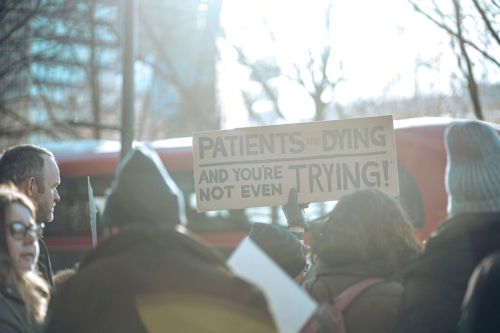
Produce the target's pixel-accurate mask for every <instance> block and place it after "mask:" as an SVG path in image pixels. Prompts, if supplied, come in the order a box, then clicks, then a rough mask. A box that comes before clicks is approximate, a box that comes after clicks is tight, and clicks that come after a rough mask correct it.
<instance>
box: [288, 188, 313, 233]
mask: <svg viewBox="0 0 500 333" xmlns="http://www.w3.org/2000/svg"><path fill="white" fill-rule="evenodd" d="M305 207H307V205H299V203H298V202H297V190H296V189H295V187H293V188H291V189H290V192H289V193H288V202H287V203H286V205H284V206H283V207H282V209H283V213H284V214H285V216H286V220H287V222H288V226H289V227H290V228H293V227H299V228H303V229H305V227H306V219H305V217H304V210H303V209H304V208H305Z"/></svg>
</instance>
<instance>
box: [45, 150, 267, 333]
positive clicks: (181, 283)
mask: <svg viewBox="0 0 500 333" xmlns="http://www.w3.org/2000/svg"><path fill="white" fill-rule="evenodd" d="M178 193H179V192H178V191H177V190H176V186H175V183H174V182H173V181H172V179H171V178H170V177H169V175H168V173H167V171H166V170H165V169H164V167H163V165H162V163H161V161H160V159H159V157H158V155H157V154H156V152H154V151H152V150H150V149H147V148H146V147H139V148H137V149H134V150H133V151H132V152H130V153H129V154H128V155H127V156H126V158H125V159H124V160H123V161H122V163H121V164H120V167H119V169H118V171H117V175H116V178H115V181H114V182H113V185H112V187H111V191H110V193H109V195H108V198H107V201H106V206H105V209H104V212H103V216H102V222H103V223H104V225H105V226H106V227H107V229H108V230H110V231H111V232H110V235H111V236H110V237H108V238H107V239H106V240H105V241H104V242H102V243H101V244H99V245H98V246H97V248H96V249H95V250H94V251H93V252H92V253H90V255H88V256H87V257H86V258H85V259H84V260H83V262H82V263H81V264H80V267H79V269H78V272H77V273H76V274H75V275H74V276H72V277H70V278H69V279H68V280H67V281H66V282H65V283H64V284H63V285H62V286H61V287H60V290H59V292H58V293H57V294H56V295H55V297H54V298H53V300H52V302H51V311H52V314H51V316H50V318H49V322H48V326H47V332H49V333H57V332H73V333H79V332H82V333H83V332H106V333H113V332H120V333H127V332H130V333H132V332H133V333H141V332H150V333H154V332H233V331H234V330H235V329H237V330H238V332H275V326H274V322H273V320H272V318H271V315H270V312H269V310H268V307H267V302H266V300H265V298H264V296H263V294H262V293H261V292H260V291H259V290H258V289H257V288H256V287H254V286H253V285H251V284H249V283H247V282H245V281H243V280H242V279H240V278H238V277H236V276H235V275H233V274H232V273H231V272H230V270H229V269H228V268H227V267H226V265H225V264H224V262H223V261H222V260H221V259H220V258H219V257H218V256H217V255H215V254H214V253H213V252H212V251H211V250H210V249H209V248H208V247H206V246H205V245H203V244H201V243H200V242H199V241H197V240H196V239H195V238H194V236H192V235H190V234H189V233H188V232H187V231H186V229H185V228H184V227H183V226H182V225H181V222H182V219H181V218H180V215H181V211H182V208H181V207H180V206H179V202H180V198H181V197H180V195H179V194H178Z"/></svg>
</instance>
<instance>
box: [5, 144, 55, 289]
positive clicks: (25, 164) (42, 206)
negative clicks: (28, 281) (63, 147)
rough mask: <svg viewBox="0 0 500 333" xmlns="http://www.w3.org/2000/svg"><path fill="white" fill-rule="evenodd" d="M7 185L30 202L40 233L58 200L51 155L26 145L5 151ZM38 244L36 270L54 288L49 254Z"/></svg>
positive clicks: (44, 247)
mask: <svg viewBox="0 0 500 333" xmlns="http://www.w3.org/2000/svg"><path fill="white" fill-rule="evenodd" d="M8 182H11V183H14V184H15V185H16V186H17V187H18V189H19V191H21V192H22V193H24V194H25V195H27V196H28V197H29V198H30V199H31V200H32V201H33V203H34V204H35V207H36V216H37V219H36V222H37V224H38V225H39V226H40V230H41V229H42V228H43V224H44V223H49V222H51V221H52V220H53V219H54V207H55V205H56V204H57V202H59V200H60V197H59V193H58V192H57V186H59V184H60V182H61V179H60V174H59V168H58V166H57V163H56V160H55V158H54V154H52V153H51V152H50V151H48V150H47V149H45V148H42V147H38V146H35V145H29V144H24V145H17V146H13V147H10V148H8V149H7V150H5V151H4V153H3V154H2V157H1V158H0V183H8ZM39 244H40V258H39V261H38V269H39V271H40V272H41V273H42V275H43V276H44V277H45V279H46V280H47V282H48V283H49V284H50V285H51V286H53V285H54V283H53V279H52V266H51V264H50V258H49V253H48V250H47V247H46V245H45V243H44V242H43V240H41V239H40V240H39Z"/></svg>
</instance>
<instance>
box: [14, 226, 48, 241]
mask: <svg viewBox="0 0 500 333" xmlns="http://www.w3.org/2000/svg"><path fill="white" fill-rule="evenodd" d="M43 227H44V225H43V224H42V225H38V224H30V225H29V226H26V225H24V223H22V222H14V223H11V224H9V230H10V235H11V236H12V238H14V239H15V240H23V239H24V237H26V235H27V234H28V233H29V234H30V235H31V236H32V237H33V238H34V239H40V238H42V235H43Z"/></svg>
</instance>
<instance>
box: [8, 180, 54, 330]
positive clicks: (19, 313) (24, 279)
mask: <svg viewBox="0 0 500 333" xmlns="http://www.w3.org/2000/svg"><path fill="white" fill-rule="evenodd" d="M35 218H36V216H35V207H34V205H33V203H32V202H31V201H30V199H28V197H26V196H25V195H24V194H21V193H20V192H19V191H18V190H17V189H16V188H15V187H14V186H10V185H1V186H0V332H2V333H18V332H19V333H20V332H22V333H33V332H40V331H41V330H42V325H43V322H44V319H45V315H46V312H47V305H48V298H49V287H48V285H47V283H46V282H45V280H44V279H42V278H41V277H40V276H39V275H38V273H37V271H36V266H37V260H38V255H39V252H40V249H39V245H38V239H39V238H40V237H41V235H42V226H40V225H38V224H37V223H36V222H35Z"/></svg>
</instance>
